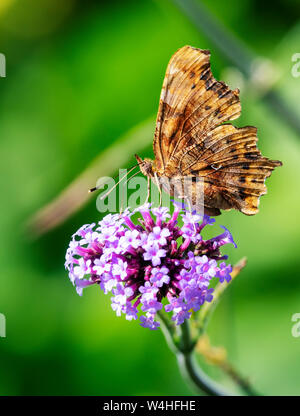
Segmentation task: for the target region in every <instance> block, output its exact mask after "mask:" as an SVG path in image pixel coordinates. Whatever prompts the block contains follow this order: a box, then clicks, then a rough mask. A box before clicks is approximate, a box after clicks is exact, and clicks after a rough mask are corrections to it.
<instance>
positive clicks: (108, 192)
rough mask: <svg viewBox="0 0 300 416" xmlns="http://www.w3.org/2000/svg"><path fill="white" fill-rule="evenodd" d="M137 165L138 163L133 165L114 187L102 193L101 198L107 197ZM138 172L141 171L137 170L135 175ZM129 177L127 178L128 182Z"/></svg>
mask: <svg viewBox="0 0 300 416" xmlns="http://www.w3.org/2000/svg"><path fill="white" fill-rule="evenodd" d="M136 167H137V165H135V166H133V167H132V168H131V169H130V170H129V171H128V172H126V173H125V175H123V176H122V178H121V179H120V180H119V181H118V182H117V183H116V184H115V185H114V186H113V187H112V188H110V190H109V191H107V192H106V193H105V194H104V195H102V196H101V198H100V199H101V200H103V199H105V198H106V197H107V196H108V195H109V194H110V193H111V192H112V191H113V190H114V189H115V188H116V187H117V186H118V185H119V184H120V183H121V182H122V181H123V179H125V178H126V176H128V175H129V173H130V172H132V171H133V170H134V169H135V168H136ZM138 173H139V172H136V173H135V174H134V175H133V176H135V175H137V174H138ZM133 176H131V177H130V178H129V179H131V178H133ZM129 179H127V181H126V183H127V182H128V180H129ZM96 189H97V188H96Z"/></svg>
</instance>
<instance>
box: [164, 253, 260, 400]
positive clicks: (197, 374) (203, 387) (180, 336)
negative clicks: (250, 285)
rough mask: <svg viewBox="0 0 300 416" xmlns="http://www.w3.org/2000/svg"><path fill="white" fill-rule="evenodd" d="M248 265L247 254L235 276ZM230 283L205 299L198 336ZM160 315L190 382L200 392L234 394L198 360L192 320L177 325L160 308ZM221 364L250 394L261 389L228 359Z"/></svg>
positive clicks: (169, 343) (186, 378)
mask: <svg viewBox="0 0 300 416" xmlns="http://www.w3.org/2000/svg"><path fill="white" fill-rule="evenodd" d="M245 266H246V258H243V259H241V260H240V261H239V262H238V263H237V264H236V265H235V266H234V268H233V271H232V273H231V277H232V280H231V282H232V281H233V280H234V278H235V277H236V276H237V275H238V274H239V273H240V271H241V270H242V269H243V268H244V267H245ZM227 287H228V285H226V284H224V283H219V284H218V285H217V286H216V288H215V291H214V299H213V301H212V302H210V303H205V304H204V305H203V306H202V308H201V309H200V312H199V313H198V316H197V321H196V322H195V321H194V323H196V324H197V332H198V337H199V336H201V335H203V333H204V332H205V330H206V326H207V323H208V320H209V317H210V316H211V314H212V312H213V311H214V309H215V307H216V305H217V303H218V301H219V300H220V298H221V296H222V294H223V293H224V291H225V290H226V288H227ZM158 316H159V319H160V323H161V329H162V331H163V333H164V336H165V338H166V341H167V344H168V346H169V348H170V349H171V350H172V351H173V352H174V354H175V355H176V358H177V362H178V366H179V368H180V371H181V374H182V376H183V378H184V379H185V380H186V382H187V383H188V384H189V385H190V386H191V387H192V388H193V390H195V391H196V392H197V393H199V394H203V393H206V394H208V395H211V396H229V395H231V394H230V393H229V392H227V391H226V390H224V389H222V387H220V386H219V385H218V384H217V383H215V382H214V381H213V380H211V379H210V378H209V377H208V376H207V375H206V374H205V373H204V372H203V371H202V369H201V368H200V367H199V365H198V364H197V363H196V361H195V359H194V356H193V351H194V348H195V346H196V343H197V341H196V340H195V339H193V337H192V336H191V331H190V324H189V321H187V320H186V321H184V323H183V324H182V325H180V326H179V327H178V328H177V331H176V328H175V327H174V325H173V324H172V323H171V322H170V321H169V319H168V318H167V317H166V315H165V314H164V313H163V312H161V311H160V312H158ZM220 368H221V369H222V370H223V371H224V372H225V373H226V374H227V375H229V376H230V377H231V379H232V380H233V381H234V382H235V383H236V384H237V385H238V386H239V387H240V388H241V389H242V390H243V391H244V392H245V394H247V395H249V396H256V395H257V393H256V392H255V391H254V390H253V389H252V387H251V386H250V385H249V383H248V381H247V380H245V379H243V378H242V377H241V376H240V375H239V374H238V372H237V371H236V370H235V369H234V368H233V367H232V366H231V365H229V364H228V363H227V364H226V365H225V363H224V364H223V367H222V366H220Z"/></svg>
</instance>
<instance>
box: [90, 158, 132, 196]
mask: <svg viewBox="0 0 300 416" xmlns="http://www.w3.org/2000/svg"><path fill="white" fill-rule="evenodd" d="M137 166H139V163H137V164H136V165H134V166H133V167H132V168H130V169H129V171H128V172H126V173H125V175H123V176H122V178H121V179H120V180H119V181H118V182H117V183H116V184H115V185H114V186H113V188H111V191H112V190H113V189H114V188H115V187H116V186H118V185H119V183H120V182H122V180H123V179H124V178H126V176H127V175H129V173H130V172H132V171H133V170H134V169H135V168H136V167H137ZM117 177H118V174H117V175H115V176H114V178H113V179H116V178H117ZM98 189H100V186H95V187H94V188H91V189H89V192H94V191H97V190H98Z"/></svg>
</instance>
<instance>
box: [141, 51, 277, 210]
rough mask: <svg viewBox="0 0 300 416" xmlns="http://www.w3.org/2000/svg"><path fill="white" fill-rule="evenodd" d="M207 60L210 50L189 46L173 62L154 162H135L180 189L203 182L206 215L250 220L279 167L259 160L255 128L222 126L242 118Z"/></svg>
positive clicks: (159, 118)
mask: <svg viewBox="0 0 300 416" xmlns="http://www.w3.org/2000/svg"><path fill="white" fill-rule="evenodd" d="M209 58H210V52H209V51H208V50H202V49H197V48H193V47H191V46H184V47H183V48H181V49H179V50H178V51H177V52H176V53H175V54H174V55H173V56H172V58H171V60H170V62H169V65H168V67H167V71H166V75H165V79H164V83H163V87H162V92H161V97H160V103H159V110H158V115H157V121H156V130H155V136H154V142H153V149H154V154H155V160H154V161H152V160H150V159H145V160H142V159H141V158H140V157H139V156H137V155H136V158H137V161H138V162H139V164H140V169H141V171H142V173H143V174H144V175H146V176H148V177H156V178H159V177H167V178H177V179H178V183H180V182H181V181H182V180H183V178H185V177H187V176H189V177H192V178H195V177H196V178H201V179H202V181H203V192H204V203H203V205H204V206H203V207H202V209H203V208H204V212H205V213H206V214H208V215H213V216H215V215H220V214H221V211H220V209H222V210H228V209H232V208H235V209H237V210H239V211H241V212H243V213H244V214H246V215H254V214H256V213H257V212H258V204H259V198H260V196H261V195H264V194H266V192H267V189H266V186H265V183H264V182H265V179H266V178H267V177H268V176H270V175H271V173H272V171H273V169H274V168H275V167H276V166H281V165H282V163H281V162H280V161H278V160H269V159H268V158H266V157H263V156H262V155H261V152H260V151H259V150H258V148H257V146H256V142H257V140H258V139H257V135H256V133H257V129H256V128H255V127H252V126H246V127H241V128H237V127H234V126H233V125H231V124H223V123H224V122H226V121H229V120H234V119H236V118H238V117H239V116H240V113H241V104H240V100H239V90H238V89H236V90H233V91H232V90H230V89H229V87H228V86H227V85H226V84H225V83H224V82H221V81H216V80H215V78H214V77H213V75H212V72H211V69H210V62H209ZM191 186H192V187H193V188H194V189H193V195H195V193H197V192H200V190H197V182H196V181H192V182H191ZM193 195H192V198H193Z"/></svg>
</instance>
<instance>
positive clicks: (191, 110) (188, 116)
mask: <svg viewBox="0 0 300 416" xmlns="http://www.w3.org/2000/svg"><path fill="white" fill-rule="evenodd" d="M209 57H210V52H209V51H207V50H201V49H196V48H193V47H191V46H184V47H183V48H181V49H179V50H178V51H177V52H176V53H175V54H174V55H173V56H172V58H171V60H170V62H169V65H168V67H167V71H166V75H165V79H164V83H163V87H162V92H161V97H160V104H159V110H158V116H157V124H156V131H155V137H154V143H153V147H154V154H155V159H156V167H157V170H158V171H161V173H163V172H164V171H165V170H166V172H169V174H171V173H172V172H175V171H176V162H177V158H176V154H177V153H178V152H179V151H180V150H181V149H183V148H184V147H185V146H188V145H192V144H194V143H196V142H200V141H201V140H203V138H204V137H205V135H206V133H207V132H208V131H210V130H211V129H213V128H214V127H215V126H217V125H220V124H221V123H223V122H225V121H228V120H233V119H235V118H237V117H239V115H240V112H241V106H240V101H239V97H238V93H239V92H238V90H235V91H231V90H230V89H229V88H228V86H227V85H226V84H225V83H223V82H219V81H216V80H215V79H214V77H213V75H212V72H211V70H210V63H209ZM166 172H165V173H166Z"/></svg>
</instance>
